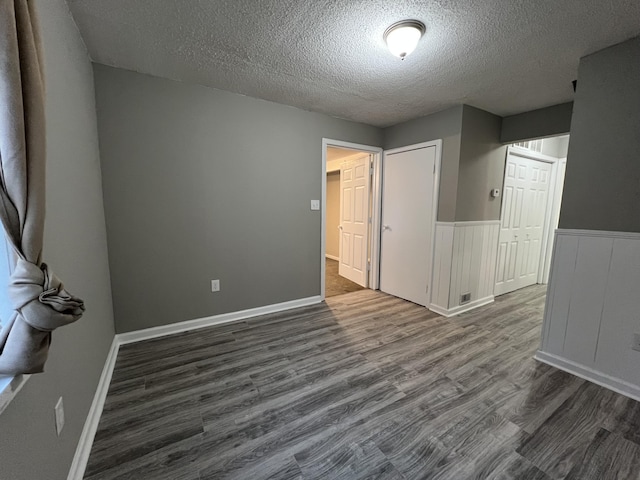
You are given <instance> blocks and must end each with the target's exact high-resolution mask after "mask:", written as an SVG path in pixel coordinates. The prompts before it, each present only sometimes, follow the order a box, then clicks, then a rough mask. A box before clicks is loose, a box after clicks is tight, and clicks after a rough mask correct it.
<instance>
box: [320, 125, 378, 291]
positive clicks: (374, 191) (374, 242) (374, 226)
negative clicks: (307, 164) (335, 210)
mask: <svg viewBox="0 0 640 480" xmlns="http://www.w3.org/2000/svg"><path fill="white" fill-rule="evenodd" d="M327 147H339V148H347V149H350V150H354V151H361V152H366V153H370V154H371V155H372V156H373V165H372V167H373V177H372V180H371V195H372V199H373V202H372V209H371V211H370V212H369V216H370V217H371V229H370V232H371V233H370V235H371V238H370V239H369V243H370V245H371V253H370V259H371V269H370V270H369V275H368V282H367V283H368V285H369V288H371V289H373V290H377V289H378V288H379V278H380V276H379V271H380V265H379V259H380V235H379V232H380V206H381V188H380V187H381V185H382V183H381V167H382V148H380V147H374V146H371V145H362V144H359V143H352V142H344V141H342V140H333V139H330V138H323V139H322V192H321V202H320V205H321V208H320V209H321V217H322V220H321V230H320V237H321V240H320V298H321V299H322V300H324V299H325V280H326V279H325V274H326V257H325V254H326V249H327V246H326V239H325V231H326V228H327Z"/></svg>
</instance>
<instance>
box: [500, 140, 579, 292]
mask: <svg viewBox="0 0 640 480" xmlns="http://www.w3.org/2000/svg"><path fill="white" fill-rule="evenodd" d="M568 141H569V138H568V136H562V137H554V138H550V139H539V140H534V141H530V142H521V143H518V144H514V145H511V146H510V147H508V149H507V159H506V164H505V177H504V186H503V198H502V211H501V216H500V233H499V241H498V255H497V265H496V284H495V291H494V294H495V295H496V296H498V295H503V294H505V293H509V292H513V291H515V290H519V289H521V288H524V287H527V286H530V285H533V284H536V283H546V282H547V281H548V277H549V269H550V264H551V252H552V249H553V236H554V234H555V230H556V228H557V226H558V219H559V215H560V206H561V200H562V188H563V185H564V171H565V168H566V156H567V148H568Z"/></svg>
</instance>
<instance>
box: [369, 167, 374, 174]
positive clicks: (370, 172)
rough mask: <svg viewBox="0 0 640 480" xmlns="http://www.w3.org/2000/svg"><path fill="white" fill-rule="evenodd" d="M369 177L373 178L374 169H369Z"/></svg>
mask: <svg viewBox="0 0 640 480" xmlns="http://www.w3.org/2000/svg"><path fill="white" fill-rule="evenodd" d="M369 175H370V176H373V167H369Z"/></svg>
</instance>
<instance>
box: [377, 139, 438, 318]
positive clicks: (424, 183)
mask: <svg viewBox="0 0 640 480" xmlns="http://www.w3.org/2000/svg"><path fill="white" fill-rule="evenodd" d="M435 161H436V147H435V146H433V147H425V148H419V149H417V150H409V151H405V152H399V153H392V154H386V155H385V157H384V163H383V181H382V235H381V242H382V243H381V254H380V290H382V291H383V292H386V293H389V294H391V295H394V296H396V297H400V298H404V299H405V300H409V301H411V302H414V303H417V304H419V305H424V306H428V304H429V293H428V291H429V281H430V278H431V254H432V250H431V233H432V228H433V220H434V219H433V189H434V175H435V174H434V165H435Z"/></svg>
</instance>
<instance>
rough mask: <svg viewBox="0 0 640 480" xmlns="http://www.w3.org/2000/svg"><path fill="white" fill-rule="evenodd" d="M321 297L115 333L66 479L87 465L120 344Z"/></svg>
mask: <svg viewBox="0 0 640 480" xmlns="http://www.w3.org/2000/svg"><path fill="white" fill-rule="evenodd" d="M321 301H322V298H321V297H320V296H319V295H318V296H315V297H307V298H300V299H298V300H292V301H289V302H283V303H276V304H273V305H265V306H264V307H257V308H251V309H248V310H241V311H239V312H230V313H223V314H221V315H214V316H211V317H205V318H198V319H195V320H187V321H186V322H179V323H174V324H171V325H163V326H160V327H153V328H147V329H144V330H136V331H133V332H127V333H120V334H118V335H116V336H115V337H114V338H113V342H112V343H111V349H110V350H109V354H108V355H107V359H106V361H105V363H104V367H103V369H102V375H101V376H100V381H99V382H98V387H97V388H96V393H95V395H94V396H93V403H92V404H91V408H90V409H89V414H88V415H87V419H86V420H85V422H84V428H83V429H82V434H81V435H80V440H79V441H78V446H77V447H76V453H75V455H74V457H73V462H72V463H71V468H70V469H69V475H68V476H67V480H82V477H83V476H84V472H85V470H86V468H87V461H88V460H89V454H90V453H91V447H92V446H93V439H94V437H95V435H96V431H97V429H98V423H100V416H101V415H102V409H103V407H104V402H105V400H106V398H107V392H108V391H109V384H110V383H111V377H112V376H113V369H114V367H115V365H116V358H117V357H118V350H119V349H120V345H125V344H128V343H135V342H140V341H142V340H149V339H151V338H157V337H163V336H166V335H172V334H174V333H181V332H186V331H189V330H195V329H198V328H204V327H210V326H213V325H220V324H223V323H230V322H237V321H239V320H246V319H247V318H252V317H258V316H260V315H267V314H269V313H277V312H283V311H285V310H291V309H292V308H300V307H307V306H309V305H316V304H318V303H320V302H321Z"/></svg>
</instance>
